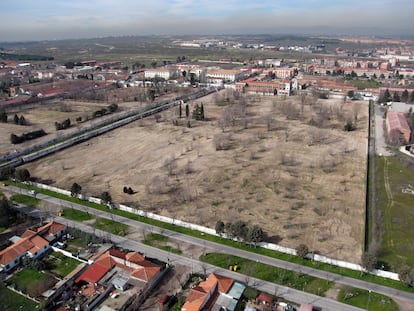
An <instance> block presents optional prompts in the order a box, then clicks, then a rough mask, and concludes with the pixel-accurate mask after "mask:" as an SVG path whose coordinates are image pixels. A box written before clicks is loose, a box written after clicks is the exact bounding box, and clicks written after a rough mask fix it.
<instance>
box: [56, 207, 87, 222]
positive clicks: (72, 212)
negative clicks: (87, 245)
mask: <svg viewBox="0 0 414 311" xmlns="http://www.w3.org/2000/svg"><path fill="white" fill-rule="evenodd" d="M62 217H65V218H67V219H71V220H75V221H85V220H91V219H93V216H92V215H91V214H89V213H87V212H83V211H79V210H77V209H74V208H65V209H64V210H63V213H62Z"/></svg>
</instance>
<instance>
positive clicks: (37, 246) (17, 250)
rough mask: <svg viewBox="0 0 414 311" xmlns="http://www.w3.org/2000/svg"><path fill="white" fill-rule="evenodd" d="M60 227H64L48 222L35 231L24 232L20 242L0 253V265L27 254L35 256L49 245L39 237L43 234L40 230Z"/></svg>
mask: <svg viewBox="0 0 414 311" xmlns="http://www.w3.org/2000/svg"><path fill="white" fill-rule="evenodd" d="M61 226H63V227H65V226H64V225H62V224H59V223H56V222H50V223H48V224H46V225H45V226H43V227H40V228H38V229H36V230H26V231H25V232H24V233H23V234H22V236H21V238H20V240H18V241H17V242H16V243H14V244H12V245H10V246H9V247H7V248H5V249H3V250H2V251H0V264H2V265H6V264H8V263H10V262H12V261H13V260H15V259H16V258H18V257H21V256H23V255H25V254H26V253H27V252H30V253H31V254H35V253H36V252H38V251H40V250H42V249H43V248H44V247H45V246H47V245H49V242H48V241H47V240H45V239H44V238H43V237H42V236H41V234H42V233H43V232H42V231H43V230H44V229H43V230H41V229H42V228H61ZM52 231H53V230H52Z"/></svg>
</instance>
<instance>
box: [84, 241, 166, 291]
mask: <svg viewBox="0 0 414 311" xmlns="http://www.w3.org/2000/svg"><path fill="white" fill-rule="evenodd" d="M115 268H118V269H120V270H123V271H124V272H127V273H128V276H129V278H131V279H135V280H138V281H141V282H144V283H149V282H151V280H152V279H153V278H154V277H155V276H156V275H157V274H158V272H159V271H160V270H161V268H160V266H158V265H156V264H154V263H152V262H150V261H148V260H146V259H145V258H144V257H143V256H142V255H140V254H138V253H136V252H129V253H123V252H121V251H118V250H115V249H110V250H108V251H106V252H105V253H103V254H102V255H101V256H99V257H98V258H97V259H96V260H95V262H94V263H93V264H92V265H91V266H90V267H89V268H88V269H87V270H86V271H85V272H84V273H83V274H81V275H80V276H79V277H78V278H77V279H76V283H79V282H81V281H84V282H87V283H99V282H100V281H101V280H105V279H107V278H106V277H105V276H108V275H107V274H112V270H113V269H115Z"/></svg>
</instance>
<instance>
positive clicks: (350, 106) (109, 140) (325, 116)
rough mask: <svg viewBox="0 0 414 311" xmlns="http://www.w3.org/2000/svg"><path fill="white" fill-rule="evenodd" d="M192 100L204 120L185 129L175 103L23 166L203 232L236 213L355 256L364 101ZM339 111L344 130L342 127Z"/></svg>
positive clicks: (286, 236)
mask: <svg viewBox="0 0 414 311" xmlns="http://www.w3.org/2000/svg"><path fill="white" fill-rule="evenodd" d="M197 103H198V104H201V103H202V104H203V105H204V110H205V115H206V118H207V120H206V121H195V120H191V127H190V128H189V127H187V121H186V120H185V118H181V119H179V118H178V117H177V114H178V108H176V109H174V110H170V111H166V112H164V113H163V114H162V117H161V119H159V118H154V117H151V118H147V119H145V120H144V121H140V122H135V123H132V124H130V125H128V126H125V127H123V128H120V129H117V130H115V131H112V132H110V133H108V134H106V135H102V136H100V137H97V138H95V139H93V140H90V141H87V142H85V143H82V144H79V145H77V146H74V147H72V148H70V149H67V150H64V151H61V152H59V153H57V154H54V155H51V156H49V157H46V158H44V159H41V160H39V161H37V162H35V163H31V164H28V165H27V167H28V169H29V171H30V172H31V174H32V176H35V177H37V178H39V179H42V180H49V181H51V182H52V184H53V185H54V186H57V187H62V188H66V189H70V187H71V185H72V183H74V182H77V183H78V184H80V185H81V186H82V192H83V193H84V194H86V195H92V196H99V195H100V194H101V193H102V192H103V191H109V192H110V194H111V196H112V198H113V200H114V202H115V203H124V204H127V205H130V206H135V207H138V208H141V209H143V210H146V211H151V212H155V213H159V214H162V215H166V216H170V217H174V218H177V219H182V220H186V221H190V222H194V223H198V224H202V225H205V226H209V227H212V228H214V225H215V223H216V221H217V220H222V221H224V222H225V223H226V222H235V221H236V220H239V219H241V220H244V221H246V222H248V223H249V224H257V225H259V226H261V227H262V228H263V229H264V231H265V232H266V233H267V235H268V239H269V240H270V241H272V242H276V243H279V244H282V245H285V246H290V247H295V246H297V245H298V244H299V243H306V244H307V245H308V246H309V248H310V249H311V250H314V251H319V252H320V253H322V254H324V255H327V256H330V257H334V258H341V259H345V260H350V261H353V262H359V258H360V255H361V251H362V241H363V224H364V198H365V196H364V195H365V186H364V185H365V183H364V181H365V161H366V135H367V130H366V126H367V103H365V102H350V101H348V102H346V103H344V102H343V100H334V99H332V100H316V99H314V98H311V97H306V98H304V97H302V98H300V97H290V98H289V97H288V98H283V97H252V96H248V95H242V96H241V95H233V94H232V93H231V92H229V91H222V92H221V93H219V94H213V95H210V96H209V97H205V98H202V99H199V100H198V101H197ZM195 104H196V102H191V103H190V112H191V111H192V109H193V107H194V105H195ZM73 105H80V103H73ZM182 108H183V109H182V110H183V114H184V111H185V109H184V108H185V107H182ZM156 119H157V120H156ZM348 119H350V120H352V121H353V122H355V121H356V122H357V129H356V130H355V131H352V132H345V131H344V130H343V126H344V124H345V122H346V120H348ZM157 121H158V122H157ZM124 186H126V187H131V188H132V189H133V190H134V194H132V195H129V194H125V193H124V192H123V188H124Z"/></svg>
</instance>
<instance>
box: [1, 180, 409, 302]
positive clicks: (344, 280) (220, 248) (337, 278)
mask: <svg viewBox="0 0 414 311" xmlns="http://www.w3.org/2000/svg"><path fill="white" fill-rule="evenodd" d="M9 189H10V190H13V191H16V192H22V191H23V192H25V191H24V190H22V189H19V188H15V187H12V186H9ZM37 198H39V199H41V200H44V201H48V202H51V203H53V204H55V205H57V206H62V207H72V208H75V209H79V210H82V211H85V209H87V207H85V206H82V205H78V204H75V203H72V202H67V201H64V200H60V199H57V198H53V197H49V196H46V195H43V194H38V195H37ZM88 211H89V213H91V214H94V215H96V216H98V217H104V218H109V219H113V220H115V221H119V222H122V223H124V224H127V225H128V226H131V227H134V228H139V229H141V230H147V231H148V232H155V233H162V234H163V235H166V236H168V237H170V238H174V239H176V240H180V241H184V242H186V243H189V244H193V245H198V246H201V247H206V248H211V249H214V250H215V251H217V252H222V253H226V254H232V255H236V256H240V257H245V258H249V259H251V260H257V261H260V262H262V263H265V264H268V265H272V266H276V267H280V268H283V269H287V270H292V271H296V272H298V273H305V274H308V275H312V276H315V277H318V278H321V279H326V280H329V281H334V282H336V283H340V284H344V285H347V286H352V287H357V288H362V289H366V290H371V291H374V292H377V293H380V294H384V295H387V296H389V297H391V298H396V299H399V300H403V301H407V302H411V303H413V302H414V294H411V293H408V292H404V291H399V290H396V289H393V288H389V287H385V286H381V285H376V284H373V283H369V282H365V281H361V280H357V279H353V278H348V277H344V276H341V275H337V274H334V273H330V272H326V271H321V270H317V269H312V268H309V267H305V266H301V265H298V264H294V263H290V262H286V261H282V260H279V259H275V258H271V257H267V256H263V255H259V254H255V253H250V252H246V251H243V250H240V249H236V248H232V247H229V246H225V245H222V244H217V243H214V242H210V241H206V240H202V239H198V238H194V237H191V236H186V235H183V234H179V233H177V232H173V231H169V230H165V229H162V228H158V227H154V226H151V225H148V224H145V223H141V222H138V221H134V220H131V219H128V218H124V217H121V216H117V215H114V214H110V213H107V212H103V211H100V210H95V209H91V208H90V209H88ZM43 217H45V215H43ZM62 221H66V222H67V221H68V220H62ZM81 225H82V226H83V227H85V228H89V227H87V226H85V225H83V224H77V225H76V226H78V227H79V226H81ZM89 230H90V229H89ZM103 234H104V236H108V233H103ZM111 236H112V237H113V238H116V239H123V238H120V237H116V236H114V235H111ZM115 242H116V241H115ZM139 245H141V244H139ZM147 248H148V247H147V246H145V249H147ZM141 249H143V247H142V248H141ZM158 251H159V252H160V250H158ZM170 256H172V255H170ZM163 258H164V257H163ZM174 258H176V259H177V260H179V261H180V262H181V263H182V262H184V263H185V262H188V260H190V259H189V258H186V257H182V256H176V255H174ZM184 258H186V259H184ZM191 262H192V263H193V264H198V265H200V263H199V262H198V261H197V260H191ZM191 262H190V263H191ZM203 265H204V264H203ZM215 269H217V268H216V267H215ZM224 271H227V270H224ZM258 282H263V281H258ZM269 284H272V286H273V289H274V287H275V284H273V283H269ZM289 291H293V289H289ZM271 292H272V291H271ZM273 292H274V290H273ZM306 295H309V294H306ZM312 297H313V299H322V298H320V297H318V296H313V295H312ZM292 301H299V302H311V301H305V300H293V299H292ZM321 307H322V306H321ZM327 310H339V309H327ZM350 310H351V309H350Z"/></svg>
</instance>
